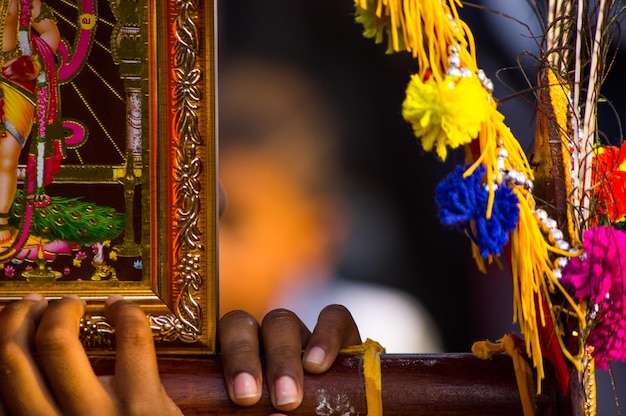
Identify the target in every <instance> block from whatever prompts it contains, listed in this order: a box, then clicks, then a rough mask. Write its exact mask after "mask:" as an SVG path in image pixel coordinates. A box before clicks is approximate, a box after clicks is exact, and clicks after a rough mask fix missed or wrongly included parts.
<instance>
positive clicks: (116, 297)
mask: <svg viewBox="0 0 626 416" xmlns="http://www.w3.org/2000/svg"><path fill="white" fill-rule="evenodd" d="M122 299H124V296H122V295H111V296H109V297H108V298H107V300H106V302H104V304H105V306H111V305H113V304H114V303H115V302H117V301H119V300H122Z"/></svg>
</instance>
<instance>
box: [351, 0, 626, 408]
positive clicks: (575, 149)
mask: <svg viewBox="0 0 626 416" xmlns="http://www.w3.org/2000/svg"><path fill="white" fill-rule="evenodd" d="M582 3H585V4H586V2H576V1H560V2H552V1H550V0H547V1H546V5H547V8H548V10H550V12H552V13H548V14H547V15H548V19H549V21H548V22H547V23H546V24H545V27H547V28H549V29H546V32H547V33H546V34H547V36H546V39H547V41H546V42H547V43H548V48H546V49H545V50H551V49H550V48H549V47H555V45H558V44H559V42H562V44H563V45H565V44H566V43H565V42H571V41H572V40H571V39H572V38H575V39H576V45H579V42H580V41H579V40H578V38H579V37H581V36H582V35H581V33H582V28H581V26H575V25H573V26H572V27H573V29H570V30H573V31H574V32H572V33H573V35H572V33H569V34H570V35H572V37H571V38H567V36H566V35H567V33H565V29H563V27H560V26H558V23H557V22H559V21H561V20H567V19H564V16H568V17H570V15H571V16H576V17H577V18H578V21H581V20H582V17H583V16H584V15H585V13H589V14H594V13H595V14H594V17H595V19H596V20H595V26H594V25H591V28H592V30H593V29H596V30H595V32H594V33H593V36H598V37H599V36H606V34H605V33H606V32H607V31H606V30H602V29H603V28H604V29H606V27H607V25H609V24H611V23H612V22H613V21H614V19H612V17H614V16H609V15H607V14H609V13H617V12H619V11H616V10H614V9H612V8H611V5H610V4H608V3H610V2H604V1H602V2H601V4H599V5H598V6H597V7H598V9H597V10H587V9H584V10H583V5H582ZM605 3H607V4H606V5H605ZM460 7H462V3H461V1H459V0H402V1H400V0H355V20H356V22H358V23H360V24H361V25H362V26H363V35H364V36H365V37H367V38H372V39H374V40H375V42H376V43H382V42H383V41H384V40H385V39H386V40H387V53H397V52H408V53H410V54H411V56H412V57H414V58H415V59H416V60H417V63H418V72H417V73H416V74H414V75H412V76H411V77H410V80H409V82H408V86H407V89H406V97H405V99H404V101H403V103H402V115H403V117H404V119H405V120H406V121H407V122H408V123H410V125H411V127H412V129H413V132H414V134H415V136H416V138H417V139H418V140H419V141H420V143H421V145H422V147H423V149H424V150H425V151H433V152H434V153H435V154H436V156H437V157H438V158H439V159H441V160H442V161H444V160H445V159H446V157H447V154H448V151H449V149H457V148H463V149H464V150H465V159H466V163H465V164H464V165H463V166H457V167H456V168H455V169H454V171H453V172H452V173H450V174H449V175H448V176H447V177H446V178H444V179H443V180H442V181H441V182H440V183H439V184H438V186H437V187H436V195H435V202H436V204H437V206H438V207H439V214H438V215H439V218H440V220H441V222H442V223H443V224H444V225H447V226H450V227H454V228H457V229H459V230H460V231H462V232H464V233H465V234H466V235H467V236H468V237H469V239H470V242H471V246H472V252H473V256H474V259H475V261H476V264H477V266H478V268H479V269H480V270H481V271H486V265H487V264H490V263H492V262H498V261H499V259H500V257H501V256H506V257H507V258H508V262H509V265H510V267H511V274H512V278H513V283H514V285H513V287H514V293H513V299H514V300H513V302H514V318H513V320H514V322H518V323H519V325H520V330H521V333H522V334H523V344H524V346H525V350H526V354H527V356H528V357H529V358H530V359H531V360H532V364H533V366H534V368H535V370H536V373H537V374H536V375H537V392H538V393H539V392H541V380H542V379H543V378H544V367H543V363H544V360H548V361H550V362H551V363H552V365H553V366H554V368H555V371H556V376H557V379H558V381H559V386H560V387H561V391H562V393H564V394H567V392H568V390H569V386H570V382H574V383H576V382H580V381H579V380H573V381H572V380H570V372H569V371H568V367H573V368H574V369H575V370H576V371H577V372H578V373H579V374H580V375H581V377H579V379H580V380H583V379H584V380H588V379H586V378H585V377H583V375H585V376H587V375H588V374H589V373H590V372H591V373H593V368H594V365H595V366H597V367H598V368H602V369H606V368H607V367H608V365H609V362H610V361H613V360H616V361H624V360H626V279H625V278H624V274H625V273H626V258H625V259H624V260H622V258H623V256H620V253H619V247H621V246H626V232H624V231H621V230H620V229H619V226H620V225H621V224H624V219H625V214H626V185H625V183H626V182H625V181H624V180H625V179H626V177H625V176H624V175H626V167H625V166H626V164H624V163H623V162H624V160H625V159H626V148H624V149H619V148H616V147H611V146H601V145H600V144H598V138H597V133H596V131H597V129H596V126H595V117H594V114H595V107H596V106H597V103H598V94H597V91H598V89H599V86H600V84H601V75H596V74H595V73H596V72H597V70H598V68H599V67H601V66H600V64H599V63H598V60H599V59H600V58H601V57H603V56H606V55H605V53H604V52H605V51H604V50H603V49H602V45H605V44H606V42H603V43H601V42H600V40H598V42H597V43H598V44H599V45H600V46H598V47H596V46H594V47H593V48H590V49H592V51H591V53H590V55H589V59H587V60H585V61H584V62H583V60H582V58H581V56H582V52H581V50H583V48H579V47H578V48H576V50H575V53H574V55H575V56H569V55H568V56H564V57H562V60H558V58H555V55H548V56H546V57H545V58H546V59H545V61H546V65H545V68H543V69H542V74H543V75H544V76H543V78H542V81H541V83H540V85H539V86H538V88H539V90H540V93H539V94H538V97H539V101H540V102H541V104H543V106H540V112H541V114H538V130H537V135H538V138H537V141H538V142H539V143H542V144H541V145H542V146H544V148H542V149H540V150H542V151H544V152H546V153H547V154H550V151H551V150H552V151H553V152H552V153H553V154H556V163H555V166H552V165H551V166H552V167H553V168H554V172H556V173H554V175H555V177H552V178H547V177H546V176H545V175H546V172H543V171H535V170H533V168H531V166H530V164H529V162H528V160H527V158H526V155H525V154H524V151H523V150H522V148H521V146H520V144H519V142H518V140H517V139H516V138H515V137H514V136H513V134H512V133H511V131H510V130H509V128H508V127H507V125H506V124H505V121H504V116H503V115H502V114H501V113H500V112H499V111H498V109H497V104H498V103H497V100H496V99H495V98H494V97H493V95H492V93H493V83H492V82H491V80H490V79H489V78H488V77H487V76H486V74H485V73H484V72H483V71H482V70H481V69H479V67H478V65H477V62H476V50H475V45H474V39H473V36H472V33H471V31H470V29H469V27H468V25H467V24H466V23H465V22H464V21H463V20H462V19H461V18H460V16H459V13H458V9H459V8H460ZM579 7H580V9H579ZM560 13H561V14H560ZM566 13H569V14H566ZM559 30H562V31H561V32H559ZM592 30H590V32H591V31H592ZM576 35H577V36H576ZM593 36H592V37H593ZM594 39H595V38H594ZM589 43H592V42H589ZM594 45H595V44H594ZM555 49H556V48H555ZM576 54H577V55H576ZM605 59H606V58H605ZM572 67H573V69H572ZM585 69H587V71H588V72H587V74H589V75H588V77H587V78H588V79H589V92H588V93H587V95H586V96H585V97H582V94H581V91H580V89H579V88H571V86H576V85H579V84H580V82H576V81H577V80H580V79H582V78H583V76H582V73H583V71H584V70H585ZM570 73H572V74H573V78H568V76H570V75H569V74H570ZM579 102H580V103H581V105H579V104H578V103H579ZM573 103H574V104H573ZM581 109H582V110H581ZM540 116H541V117H543V118H541V117H540ZM573 132H576V134H574V133H573ZM555 137H556V140H554V138H555ZM540 139H546V140H543V141H542V140H540ZM555 141H556V143H557V144H556V147H555V148H552V149H548V148H547V146H548V145H547V143H548V142H555ZM544 143H545V144H544ZM590 143H592V144H591V145H590ZM589 149H593V152H591V151H589ZM620 150H621V152H620ZM554 151H556V153H554ZM550 173H551V174H553V172H550ZM536 174H537V175H539V177H538V178H537V179H536V178H535V176H536ZM554 179H556V181H555V180H554ZM537 181H539V182H537ZM548 182H556V193H557V194H559V195H557V197H555V199H556V200H557V201H556V203H555V204H554V206H556V207H557V209H556V210H555V209H553V207H552V206H551V205H549V204H544V205H540V204H539V203H538V202H537V201H541V200H543V199H544V198H545V195H542V198H538V199H536V198H535V195H534V187H535V183H537V184H541V185H545V184H546V183H548ZM543 188H545V186H543ZM561 195H562V196H561ZM561 207H563V209H560V208H561ZM548 212H550V214H549V213H548ZM553 215H558V217H557V218H553V217H552V216H553ZM568 363H569V364H568ZM590 369H591V371H590ZM588 384H589V385H593V380H591V381H589V382H588ZM583 390H584V391H585V392H586V394H587V397H585V404H584V407H585V412H586V414H587V415H593V414H595V402H594V400H595V397H593V396H594V395H593V392H592V391H589V389H586V388H583ZM525 412H526V410H525ZM526 414H529V413H526Z"/></svg>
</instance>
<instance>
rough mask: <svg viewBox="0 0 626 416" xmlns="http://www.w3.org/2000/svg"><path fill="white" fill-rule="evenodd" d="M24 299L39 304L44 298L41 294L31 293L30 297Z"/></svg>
mask: <svg viewBox="0 0 626 416" xmlns="http://www.w3.org/2000/svg"><path fill="white" fill-rule="evenodd" d="M22 299H24V300H34V301H35V302H39V301H40V300H43V296H41V295H40V294H39V293H29V294H28V295H26V296H24V297H22Z"/></svg>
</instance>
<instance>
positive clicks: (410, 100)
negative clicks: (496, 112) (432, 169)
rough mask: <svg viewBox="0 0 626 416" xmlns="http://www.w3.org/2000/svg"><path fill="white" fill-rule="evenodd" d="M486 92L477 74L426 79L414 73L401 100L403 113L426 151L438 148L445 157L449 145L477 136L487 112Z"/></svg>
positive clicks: (460, 144)
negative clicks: (439, 80) (439, 79)
mask: <svg viewBox="0 0 626 416" xmlns="http://www.w3.org/2000/svg"><path fill="white" fill-rule="evenodd" d="M487 105H488V101H487V91H486V90H485V89H484V88H483V86H482V85H481V83H480V81H479V80H478V77H476V76H472V77H456V76H446V77H445V78H444V80H443V82H441V83H437V82H436V80H435V79H434V78H430V79H428V80H427V81H425V82H423V81H422V80H421V78H420V77H419V76H418V75H413V76H412V77H411V81H410V82H409V85H408V87H407V90H406V98H405V99H404V102H403V103H402V116H403V117H404V119H405V120H407V121H408V122H410V123H411V124H412V126H413V132H414V133H415V136H416V137H418V138H420V139H421V142H422V147H423V148H424V150H426V151H431V150H433V148H435V150H436V152H437V155H438V156H439V157H440V158H441V159H442V160H445V159H446V156H447V152H448V151H447V147H450V148H451V149H455V148H457V147H459V146H463V145H466V144H468V143H470V142H471V141H472V140H473V139H474V138H476V137H477V136H478V132H479V131H480V127H481V124H482V123H483V122H484V121H485V120H486V118H487V114H488V111H487V109H488V107H487Z"/></svg>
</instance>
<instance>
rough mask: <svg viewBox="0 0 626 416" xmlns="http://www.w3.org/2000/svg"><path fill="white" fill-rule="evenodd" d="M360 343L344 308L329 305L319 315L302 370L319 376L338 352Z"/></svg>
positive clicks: (355, 329) (354, 324) (356, 330)
mask: <svg viewBox="0 0 626 416" xmlns="http://www.w3.org/2000/svg"><path fill="white" fill-rule="evenodd" d="M360 343H361V336H360V334H359V329H358V328H357V326H356V323H355V322H354V319H353V318H352V315H351V314H350V312H349V311H348V309H346V308H345V307H344V306H341V305H329V306H327V307H325V308H324V309H323V310H322V311H321V312H320V315H319V318H318V320H317V325H315V328H314V329H313V334H311V338H310V339H309V342H308V345H307V347H306V350H305V352H304V356H303V365H304V369H305V370H306V371H308V372H311V373H315V374H319V373H322V372H324V371H326V370H328V368H330V366H331V364H332V363H333V362H334V361H335V358H337V354H338V353H339V350H341V349H342V348H345V347H349V346H351V345H358V344H360Z"/></svg>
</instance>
